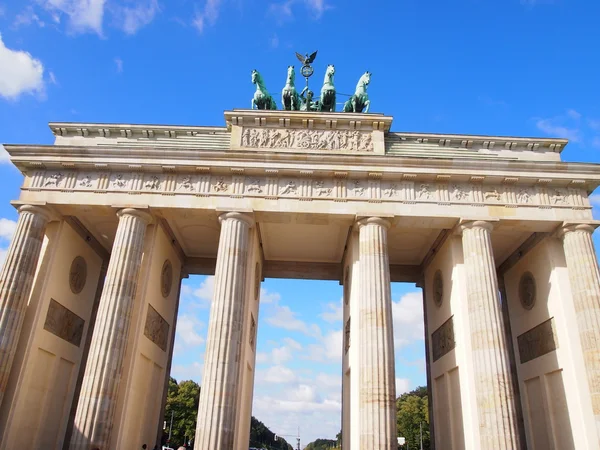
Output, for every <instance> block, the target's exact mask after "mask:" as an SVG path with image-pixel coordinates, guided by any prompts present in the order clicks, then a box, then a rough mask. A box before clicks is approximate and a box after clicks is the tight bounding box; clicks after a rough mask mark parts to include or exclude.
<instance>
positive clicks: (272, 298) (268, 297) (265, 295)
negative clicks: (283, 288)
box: [260, 288, 281, 303]
mask: <svg viewBox="0 0 600 450" xmlns="http://www.w3.org/2000/svg"><path fill="white" fill-rule="evenodd" d="M279 300H281V295H279V293H278V292H269V291H267V290H266V289H264V288H261V289H260V303H277V302H279Z"/></svg>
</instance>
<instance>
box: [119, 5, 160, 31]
mask: <svg viewBox="0 0 600 450" xmlns="http://www.w3.org/2000/svg"><path fill="white" fill-rule="evenodd" d="M158 12H160V8H159V6H158V1H157V0H145V1H144V2H143V3H138V4H136V5H135V6H133V7H131V6H122V7H116V8H115V11H114V15H115V16H116V17H118V18H119V19H118V23H119V26H120V28H121V29H122V30H123V31H124V32H125V33H126V34H129V35H132V34H135V33H137V31H138V30H139V29H140V28H142V27H144V26H146V25H148V24H149V23H150V22H152V20H153V19H154V16H155V15H156V13H158Z"/></svg>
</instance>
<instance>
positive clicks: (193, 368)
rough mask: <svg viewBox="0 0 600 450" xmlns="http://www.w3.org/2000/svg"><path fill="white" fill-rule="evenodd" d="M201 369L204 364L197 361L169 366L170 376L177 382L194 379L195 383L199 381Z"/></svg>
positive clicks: (200, 379)
mask: <svg viewBox="0 0 600 450" xmlns="http://www.w3.org/2000/svg"><path fill="white" fill-rule="evenodd" d="M203 370H204V364H203V363H201V362H199V361H195V362H193V363H192V364H189V365H183V364H178V365H173V366H172V367H171V376H172V377H173V378H175V379H176V380H177V381H178V382H180V381H184V380H194V381H195V382H196V383H201V382H202V371H203Z"/></svg>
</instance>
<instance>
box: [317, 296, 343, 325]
mask: <svg viewBox="0 0 600 450" xmlns="http://www.w3.org/2000/svg"><path fill="white" fill-rule="evenodd" d="M319 317H320V318H321V319H323V320H324V321H325V322H329V323H334V322H341V321H342V319H343V318H344V306H343V305H342V300H340V301H339V302H338V303H327V305H326V311H325V312H323V313H321V314H319Z"/></svg>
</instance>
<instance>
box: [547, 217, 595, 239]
mask: <svg viewBox="0 0 600 450" xmlns="http://www.w3.org/2000/svg"><path fill="white" fill-rule="evenodd" d="M598 225H600V224H599V223H597V222H595V221H594V222H579V223H578V222H564V223H563V224H562V225H561V226H560V227H559V228H558V230H557V231H556V236H557V237H558V238H560V239H564V238H565V235H567V234H568V233H571V232H573V231H584V232H586V233H589V234H592V233H593V232H594V230H595V229H596V227H598Z"/></svg>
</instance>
